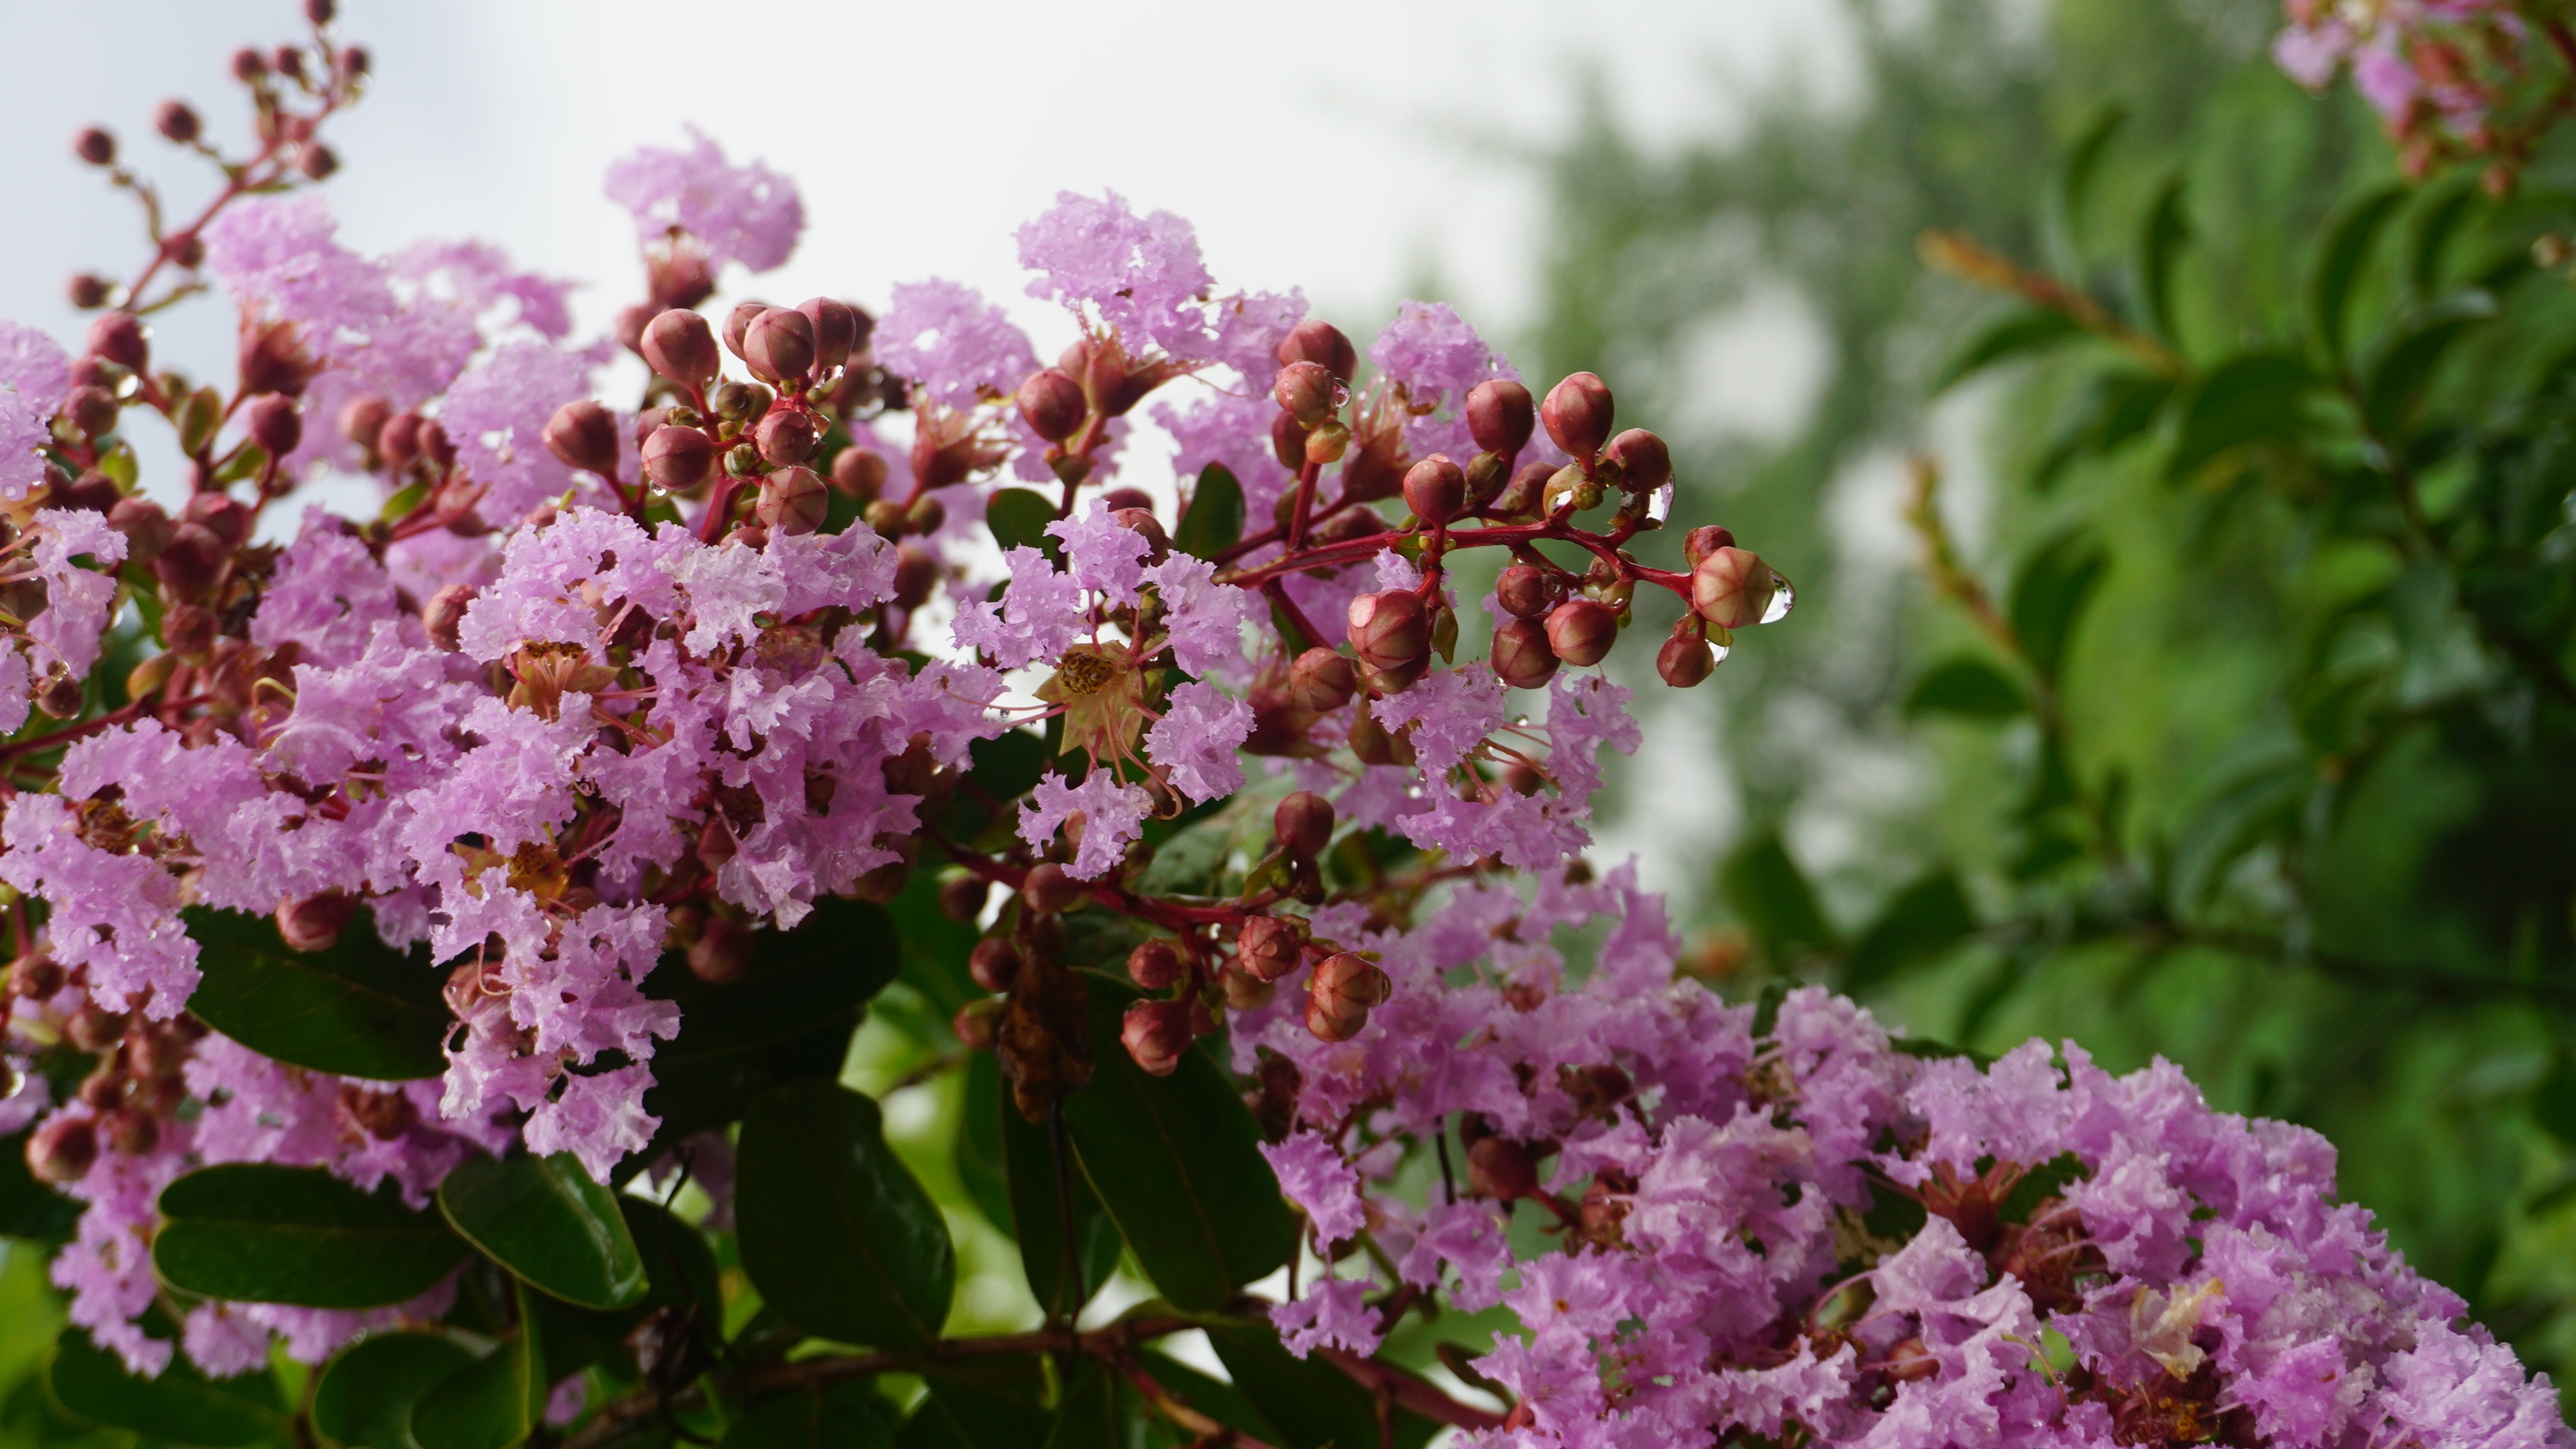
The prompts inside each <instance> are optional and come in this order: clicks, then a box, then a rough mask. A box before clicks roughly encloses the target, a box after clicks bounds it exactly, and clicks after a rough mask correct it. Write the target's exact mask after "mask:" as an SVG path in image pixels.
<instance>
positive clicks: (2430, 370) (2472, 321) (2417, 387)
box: [2361, 292, 2499, 434]
mask: <svg viewBox="0 0 2576 1449" xmlns="http://www.w3.org/2000/svg"><path fill="white" fill-rule="evenodd" d="M2498 315H2499V308H2498V307H2497V305H2496V299H2495V298H2494V297H2493V296H2491V295H2489V294H2488V293H2485V292H2462V293H2460V294H2458V295H2457V296H2453V297H2450V298H2446V299H2445V300H2443V301H2442V302H2440V303H2438V304H2436V305H2434V306H2431V307H2427V308H2425V309H2424V310H2423V311H2421V312H2419V313H2417V314H2415V315H2414V316H2412V317H2409V318H2408V319H2407V320H2406V321H2405V323H2404V324H2402V325H2401V326H2399V327H2397V328H2396V329H2395V330H2394V331H2393V332H2392V333H2391V334H2390V336H2389V338H2388V341H2387V343H2386V344H2385V345H2384V346H2382V347H2381V348H2380V350H2379V354H2378V356H2377V357H2375V358H2374V359H2373V360H2372V361H2371V363H2370V366H2369V368H2368V370H2367V371H2366V372H2365V374H2364V375H2363V377H2362V381H2361V398H2362V411H2363V413H2364V415H2365V416H2367V417H2368V418H2369V420H2370V423H2371V426H2372V427H2374V428H2376V429H2378V430H2379V431H2380V432H2381V433H2382V434H2394V433H2396V432H2398V431H2400V430H2402V429H2403V428H2405V427H2406V426H2407V424H2409V423H2410V422H2412V421H2413V420H2414V417H2415V414H2416V412H2417V411H2418V409H2420V408H2421V406H2422V405H2423V401H2424V396H2425V394H2426V393H2428V392H2430V391H2431V390H2432V386H2433V379H2434V374H2435V372H2436V371H2437V370H2439V368H2440V367H2441V365H2442V360H2443V359H2444V358H2445V357H2446V356H2448V355H2449V353H2450V351H2451V348H2452V347H2453V346H2455V345H2457V344H2458V343H2459V342H2461V341H2462V340H2463V339H2465V338H2467V337H2468V336H2469V334H2471V333H2472V332H2475V331H2477V330H2478V329H2479V328H2481V327H2484V326H2485V325H2487V324H2488V323H2490V322H2493V321H2494V320H2496V318H2497V316H2498Z"/></svg>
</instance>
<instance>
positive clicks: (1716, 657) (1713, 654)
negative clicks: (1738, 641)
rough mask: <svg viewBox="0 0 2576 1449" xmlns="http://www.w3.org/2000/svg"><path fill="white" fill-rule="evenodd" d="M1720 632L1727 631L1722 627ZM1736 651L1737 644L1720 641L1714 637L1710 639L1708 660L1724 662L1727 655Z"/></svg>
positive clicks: (1717, 662)
mask: <svg viewBox="0 0 2576 1449" xmlns="http://www.w3.org/2000/svg"><path fill="white" fill-rule="evenodd" d="M1718 633H1720V634H1724V633H1726V631H1725V630H1723V629H1720V630H1718ZM1729 637H1730V638H1732V637H1733V636H1731V635H1730V636H1729ZM1734 652H1735V646H1734V645H1733V644H1731V643H1720V642H1719V641H1718V640H1716V639H1714V638H1712V639H1710V640H1709V641H1708V662H1709V663H1711V664H1724V663H1725V662H1726V656H1727V655H1729V654H1732V653H1734Z"/></svg>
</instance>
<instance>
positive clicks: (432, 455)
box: [418, 418, 456, 472]
mask: <svg viewBox="0 0 2576 1449" xmlns="http://www.w3.org/2000/svg"><path fill="white" fill-rule="evenodd" d="M418 436H419V439H420V455H421V457H423V458H425V459H427V460H428V461H429V465H430V466H431V467H433V468H436V469H438V470H439V471H441V472H445V471H446V470H447V469H448V468H449V467H450V466H451V465H453V464H454V463H455V462H456V442H455V440H454V439H452V438H450V437H448V436H447V425H446V424H445V423H442V422H440V421H439V420H438V419H436V418H423V419H421V420H420V432H419V435H418Z"/></svg>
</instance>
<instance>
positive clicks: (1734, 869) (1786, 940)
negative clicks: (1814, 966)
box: [1718, 830, 1836, 962]
mask: <svg viewBox="0 0 2576 1449" xmlns="http://www.w3.org/2000/svg"><path fill="white" fill-rule="evenodd" d="M1718 884H1719V885H1720V886H1721V887H1722V888H1723V889H1724V890H1725V892H1726V900H1727V904H1729V905H1731V906H1733V907H1734V908H1735V914H1736V917H1737V919H1739V920H1741V921H1742V922H1743V923H1744V929H1745V930H1746V931H1747V932H1748V933H1750V934H1751V935H1752V937H1753V939H1754V940H1756V941H1759V942H1760V943H1761V944H1762V949H1763V951H1764V952H1765V953H1766V954H1768V955H1769V956H1770V957H1771V959H1772V960H1773V961H1774V962H1786V961H1788V960H1790V959H1792V958H1793V957H1795V956H1796V955H1797V954H1798V953H1799V952H1800V951H1802V950H1830V949H1831V948H1832V947H1833V945H1834V943H1835V940H1836V936H1835V932H1834V927H1833V923H1832V922H1830V921H1828V920H1826V919H1825V911H1824V907H1822V906H1820V905H1818V904H1817V903H1816V890H1815V887H1814V886H1811V885H1809V884H1808V883H1807V873H1806V872H1805V871H1803V870H1801V869H1799V867H1798V862H1797V861H1796V860H1794V859H1792V858H1791V857H1790V855H1789V848H1788V846H1787V845H1785V844H1784V843H1782V841H1781V839H1780V832H1779V831H1777V830H1764V831H1761V832H1759V833H1757V834H1755V835H1753V836H1752V837H1751V838H1749V839H1747V840H1746V841H1745V842H1744V843H1743V844H1741V845H1739V846H1737V847H1736V848H1735V851H1734V853H1733V854H1731V855H1729V856H1728V857H1727V858H1726V863H1725V865H1724V866H1722V867H1720V869H1719V872H1718Z"/></svg>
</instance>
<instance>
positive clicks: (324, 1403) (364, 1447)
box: [313, 1333, 474, 1449]
mask: <svg viewBox="0 0 2576 1449" xmlns="http://www.w3.org/2000/svg"><path fill="white" fill-rule="evenodd" d="M473 1364H474V1355H473V1354H471V1353H468V1352H467V1351H466V1350H465V1348H464V1347H463V1346H462V1345H460V1344H458V1343H457V1342H456V1341H455V1340H454V1339H451V1338H444V1337H441V1336H440V1335H438V1334H434V1333H377V1334H370V1335H368V1336H367V1337H366V1338H363V1339H361V1340H359V1341H358V1343H357V1344H356V1345H355V1346H354V1347H351V1348H349V1349H347V1350H345V1351H343V1352H342V1353H341V1354H340V1356H339V1357H337V1358H335V1359H333V1360H331V1362H330V1365H329V1366H328V1367H326V1368H324V1369H323V1370H322V1377H321V1379H320V1381H319V1382H317V1383H316V1384H315V1385H314V1389H313V1427H314V1428H316V1429H319V1430H321V1431H322V1433H323V1435H324V1437H326V1438H328V1439H330V1440H331V1441H332V1442H333V1443H335V1444H339V1445H341V1446H343V1449H417V1446H418V1445H419V1443H420V1441H419V1440H417V1439H415V1438H413V1437H412V1432H411V1410H412V1406H413V1405H414V1404H416V1403H418V1402H420V1399H421V1396H422V1395H424V1394H426V1393H428V1392H429V1391H430V1390H431V1389H432V1388H435V1387H437V1386H438V1384H439V1383H441V1382H442V1381H444V1380H446V1379H448V1378H450V1377H453V1376H454V1375H456V1374H458V1373H461V1372H463V1371H464V1370H465V1369H467V1368H470V1367H472V1366H473Z"/></svg>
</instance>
